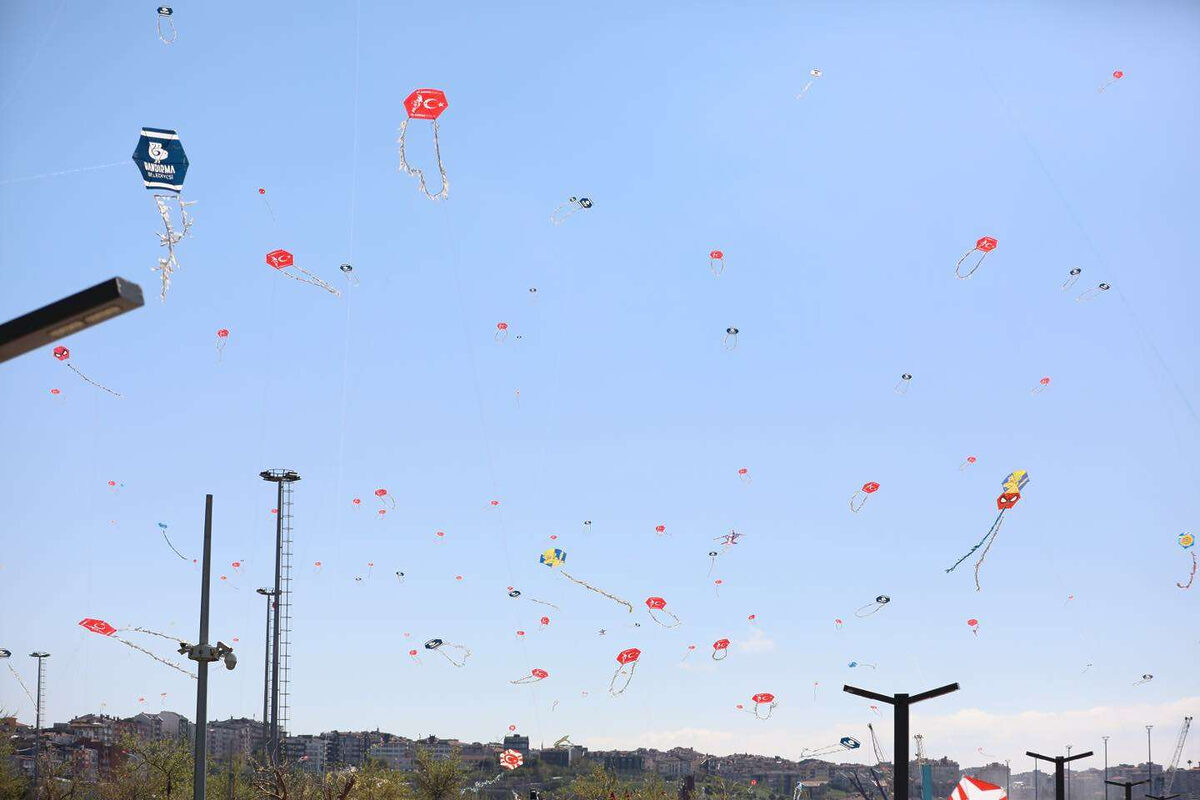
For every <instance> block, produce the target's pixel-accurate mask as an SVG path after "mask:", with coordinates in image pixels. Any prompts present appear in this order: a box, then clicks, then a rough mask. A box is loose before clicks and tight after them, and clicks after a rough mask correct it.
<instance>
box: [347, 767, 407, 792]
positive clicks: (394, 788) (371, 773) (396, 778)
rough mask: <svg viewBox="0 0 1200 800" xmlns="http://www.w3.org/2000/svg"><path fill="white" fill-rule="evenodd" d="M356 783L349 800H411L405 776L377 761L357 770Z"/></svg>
mask: <svg viewBox="0 0 1200 800" xmlns="http://www.w3.org/2000/svg"><path fill="white" fill-rule="evenodd" d="M356 777H357V778H358V783H357V784H356V785H355V789H354V794H352V795H351V796H350V800H411V798H412V788H411V787H410V786H409V783H408V780H407V778H406V776H405V775H404V774H403V773H401V772H398V771H397V770H394V769H389V768H387V767H386V766H384V765H383V764H380V763H379V762H378V761H371V762H368V763H367V765H366V766H364V767H362V768H360V769H359V770H358V773H357V776H356Z"/></svg>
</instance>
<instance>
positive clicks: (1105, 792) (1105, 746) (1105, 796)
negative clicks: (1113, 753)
mask: <svg viewBox="0 0 1200 800" xmlns="http://www.w3.org/2000/svg"><path fill="white" fill-rule="evenodd" d="M1100 738H1101V739H1103V740H1104V800H1108V737H1107V736H1101V737H1100Z"/></svg>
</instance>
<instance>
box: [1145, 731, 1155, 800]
mask: <svg viewBox="0 0 1200 800" xmlns="http://www.w3.org/2000/svg"><path fill="white" fill-rule="evenodd" d="M1153 727H1154V726H1153V725H1147V726H1146V780H1147V781H1149V783H1150V788H1149V789H1147V790H1146V791H1148V792H1153V791H1154V756H1152V755H1151V754H1150V729H1151V728H1153Z"/></svg>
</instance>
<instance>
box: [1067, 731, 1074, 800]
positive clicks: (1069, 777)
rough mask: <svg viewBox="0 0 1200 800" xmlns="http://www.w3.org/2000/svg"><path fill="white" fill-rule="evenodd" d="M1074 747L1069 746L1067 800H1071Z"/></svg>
mask: <svg viewBox="0 0 1200 800" xmlns="http://www.w3.org/2000/svg"><path fill="white" fill-rule="evenodd" d="M1072 747H1074V745H1070V744H1069V745H1067V800H1071V763H1070V761H1071V748H1072Z"/></svg>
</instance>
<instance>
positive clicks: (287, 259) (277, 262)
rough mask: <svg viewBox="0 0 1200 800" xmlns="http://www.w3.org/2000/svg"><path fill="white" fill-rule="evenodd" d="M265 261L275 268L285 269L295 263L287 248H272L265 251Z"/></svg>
mask: <svg viewBox="0 0 1200 800" xmlns="http://www.w3.org/2000/svg"><path fill="white" fill-rule="evenodd" d="M267 263H268V264H270V265H271V266H272V267H274V268H275V269H287V268H288V267H290V266H292V265H293V264H295V263H296V259H295V258H294V257H293V256H292V254H291V253H289V252H288V251H287V250H272V251H271V252H269V253H267Z"/></svg>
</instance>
